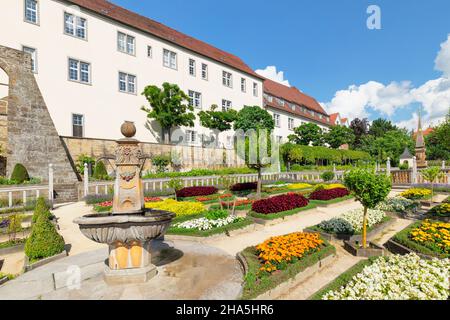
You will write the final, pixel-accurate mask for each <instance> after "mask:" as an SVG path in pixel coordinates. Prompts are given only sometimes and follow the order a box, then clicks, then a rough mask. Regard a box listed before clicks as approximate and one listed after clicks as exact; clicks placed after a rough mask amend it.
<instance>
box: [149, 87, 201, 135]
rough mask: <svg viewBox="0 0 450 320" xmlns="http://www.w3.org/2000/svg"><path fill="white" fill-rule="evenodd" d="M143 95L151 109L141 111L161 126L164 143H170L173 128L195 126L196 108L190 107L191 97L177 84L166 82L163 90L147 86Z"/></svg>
mask: <svg viewBox="0 0 450 320" xmlns="http://www.w3.org/2000/svg"><path fill="white" fill-rule="evenodd" d="M142 94H143V95H144V96H145V98H146V99H147V101H148V102H149V104H150V106H151V108H146V107H142V108H141V110H143V111H145V112H147V118H149V119H153V120H156V121H157V122H158V123H159V124H160V126H161V129H162V135H163V136H164V143H169V142H170V133H171V130H172V128H173V127H179V126H185V127H193V126H194V120H195V115H194V113H193V111H194V107H193V106H191V105H189V103H188V102H189V97H188V96H187V95H186V93H184V92H183V91H182V90H181V89H180V87H178V86H177V85H176V84H170V83H167V82H164V83H163V85H162V89H161V88H159V87H157V86H154V85H152V86H147V87H145V89H144V92H143V93H142Z"/></svg>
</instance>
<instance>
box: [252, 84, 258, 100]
mask: <svg viewBox="0 0 450 320" xmlns="http://www.w3.org/2000/svg"><path fill="white" fill-rule="evenodd" d="M253 96H255V97H257V96H258V84H257V83H256V82H253Z"/></svg>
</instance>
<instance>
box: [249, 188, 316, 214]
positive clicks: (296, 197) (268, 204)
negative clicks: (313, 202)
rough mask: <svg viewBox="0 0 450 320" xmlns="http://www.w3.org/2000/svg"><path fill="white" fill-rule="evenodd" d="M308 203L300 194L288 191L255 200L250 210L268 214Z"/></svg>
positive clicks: (304, 205)
mask: <svg viewBox="0 0 450 320" xmlns="http://www.w3.org/2000/svg"><path fill="white" fill-rule="evenodd" d="M308 203H309V201H308V199H306V198H305V197H304V196H302V195H301V194H297V193H288V194H282V195H280V196H276V197H272V198H267V199H262V200H258V201H255V202H254V203H253V205H252V210H253V211H255V212H257V213H262V214H270V213H278V212H283V211H289V210H292V209H296V208H302V207H306V206H307V205H308Z"/></svg>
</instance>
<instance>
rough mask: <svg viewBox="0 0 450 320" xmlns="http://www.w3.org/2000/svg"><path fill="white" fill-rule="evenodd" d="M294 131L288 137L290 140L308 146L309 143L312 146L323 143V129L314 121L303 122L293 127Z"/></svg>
mask: <svg viewBox="0 0 450 320" xmlns="http://www.w3.org/2000/svg"><path fill="white" fill-rule="evenodd" d="M294 133H295V134H292V135H290V136H289V137H288V138H289V141H291V142H294V143H296V144H300V145H303V146H309V145H310V144H311V143H312V145H313V146H322V145H323V131H322V129H321V128H320V127H319V126H318V125H317V124H315V123H304V124H302V125H301V126H299V127H297V128H294Z"/></svg>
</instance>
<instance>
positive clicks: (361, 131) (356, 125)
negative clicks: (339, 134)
mask: <svg viewBox="0 0 450 320" xmlns="http://www.w3.org/2000/svg"><path fill="white" fill-rule="evenodd" d="M350 129H352V130H353V134H354V135H355V141H354V142H353V149H359V148H360V147H361V141H362V139H363V137H364V136H366V135H367V133H368V131H369V121H368V120H367V119H359V118H356V119H354V120H353V121H352V122H351V123H350Z"/></svg>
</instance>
